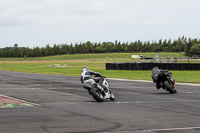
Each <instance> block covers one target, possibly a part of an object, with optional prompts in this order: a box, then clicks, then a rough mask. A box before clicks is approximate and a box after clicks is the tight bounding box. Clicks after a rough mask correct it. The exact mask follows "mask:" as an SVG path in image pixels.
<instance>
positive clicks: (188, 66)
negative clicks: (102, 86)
mask: <svg viewBox="0 0 200 133" xmlns="http://www.w3.org/2000/svg"><path fill="white" fill-rule="evenodd" d="M153 67H158V68H160V69H167V70H200V63H143V62H141V63H135V62H114V63H106V70H152V69H153Z"/></svg>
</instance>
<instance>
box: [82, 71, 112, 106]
mask: <svg viewBox="0 0 200 133" xmlns="http://www.w3.org/2000/svg"><path fill="white" fill-rule="evenodd" d="M99 77H101V78H102V80H103V83H102V85H101V86H100V85H99V83H98V82H99V80H100V79H99V78H96V77H92V78H90V79H87V80H84V81H83V88H85V89H87V90H88V92H89V94H90V95H92V96H93V98H94V99H95V100H96V101H97V102H103V101H104V100H108V99H110V100H111V101H114V100H115V96H114V94H113V93H112V92H111V90H110V89H109V84H108V82H107V81H106V79H105V77H104V76H102V75H99Z"/></svg>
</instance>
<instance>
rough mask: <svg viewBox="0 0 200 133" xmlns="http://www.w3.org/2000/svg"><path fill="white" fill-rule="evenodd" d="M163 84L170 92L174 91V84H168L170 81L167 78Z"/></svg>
mask: <svg viewBox="0 0 200 133" xmlns="http://www.w3.org/2000/svg"><path fill="white" fill-rule="evenodd" d="M164 86H165V88H166V89H167V90H168V91H169V92H170V93H171V94H174V93H176V89H174V86H173V85H170V83H169V82H168V81H167V80H165V81H164Z"/></svg>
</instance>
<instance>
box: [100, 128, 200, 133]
mask: <svg viewBox="0 0 200 133" xmlns="http://www.w3.org/2000/svg"><path fill="white" fill-rule="evenodd" d="M195 129H200V127H182V128H164V129H147V130H133V131H113V132H101V133H135V132H137V133H140V132H141V133H144V132H156V131H177V130H195ZM188 132H189V131H188Z"/></svg>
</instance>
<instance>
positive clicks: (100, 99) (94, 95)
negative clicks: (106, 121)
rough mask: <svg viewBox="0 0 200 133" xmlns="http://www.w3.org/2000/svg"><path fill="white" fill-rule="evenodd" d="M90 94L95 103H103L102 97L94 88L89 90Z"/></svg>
mask: <svg viewBox="0 0 200 133" xmlns="http://www.w3.org/2000/svg"><path fill="white" fill-rule="evenodd" d="M90 94H91V95H92V96H93V98H94V99H95V100H96V101H97V102H103V101H104V98H103V95H102V94H101V92H99V91H98V90H97V89H96V88H91V89H90Z"/></svg>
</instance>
